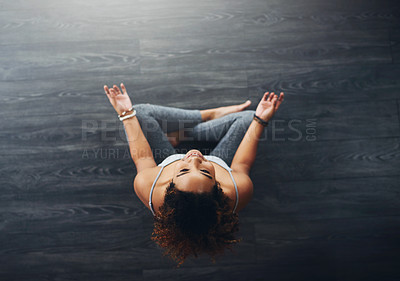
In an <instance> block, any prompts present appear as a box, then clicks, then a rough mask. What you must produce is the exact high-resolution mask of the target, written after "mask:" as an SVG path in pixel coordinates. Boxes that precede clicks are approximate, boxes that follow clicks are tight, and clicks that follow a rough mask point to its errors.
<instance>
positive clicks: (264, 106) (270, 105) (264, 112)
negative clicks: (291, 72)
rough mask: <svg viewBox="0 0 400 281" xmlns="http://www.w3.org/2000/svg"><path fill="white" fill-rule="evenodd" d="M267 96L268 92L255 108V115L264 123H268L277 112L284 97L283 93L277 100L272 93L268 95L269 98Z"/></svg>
mask: <svg viewBox="0 0 400 281" xmlns="http://www.w3.org/2000/svg"><path fill="white" fill-rule="evenodd" d="M268 94H269V93H268V92H266V93H265V94H264V96H263V97H262V99H261V101H260V102H259V103H258V106H257V108H256V115H257V116H258V117H260V118H261V119H262V120H264V121H266V122H268V121H269V120H270V119H271V118H272V116H273V115H274V114H275V112H276V111H277V110H278V108H279V106H280V105H281V103H282V101H283V97H284V94H283V92H282V93H281V94H280V95H279V99H278V96H277V95H275V93H273V92H272V93H271V94H270V95H269V97H268Z"/></svg>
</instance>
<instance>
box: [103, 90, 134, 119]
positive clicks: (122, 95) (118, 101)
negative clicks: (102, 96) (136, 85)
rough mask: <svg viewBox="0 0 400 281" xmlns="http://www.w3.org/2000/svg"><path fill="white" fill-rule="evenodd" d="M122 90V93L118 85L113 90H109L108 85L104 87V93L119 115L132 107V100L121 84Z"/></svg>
mask: <svg viewBox="0 0 400 281" xmlns="http://www.w3.org/2000/svg"><path fill="white" fill-rule="evenodd" d="M121 89H122V92H121V91H120V90H119V88H118V87H117V85H114V86H113V87H112V88H111V89H109V88H108V87H107V85H104V91H105V92H106V95H107V97H108V100H109V101H110V103H111V105H112V106H113V107H114V109H115V111H116V112H117V113H118V114H119V115H120V114H121V113H122V112H124V111H127V110H129V109H130V108H131V107H132V102H131V99H130V98H129V96H128V92H127V91H126V88H125V86H124V84H123V83H121Z"/></svg>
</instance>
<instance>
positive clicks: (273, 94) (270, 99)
mask: <svg viewBox="0 0 400 281" xmlns="http://www.w3.org/2000/svg"><path fill="white" fill-rule="evenodd" d="M273 97H275V93H274V92H272V93H271V94H270V95H269V97H268V101H272V99H273Z"/></svg>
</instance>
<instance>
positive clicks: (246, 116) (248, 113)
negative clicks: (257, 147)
mask: <svg viewBox="0 0 400 281" xmlns="http://www.w3.org/2000/svg"><path fill="white" fill-rule="evenodd" d="M239 113H240V119H241V121H242V122H243V123H246V124H249V125H250V123H251V121H253V117H254V113H256V112H255V111H254V110H244V111H241V112H239Z"/></svg>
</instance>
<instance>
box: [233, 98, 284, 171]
mask: <svg viewBox="0 0 400 281" xmlns="http://www.w3.org/2000/svg"><path fill="white" fill-rule="evenodd" d="M283 97H284V94H283V93H281V94H280V96H279V99H278V96H277V95H275V94H274V93H271V94H270V95H269V97H268V92H267V93H265V94H264V96H263V98H262V99H261V101H260V103H259V104H258V106H257V109H256V115H257V116H258V117H260V118H261V119H262V120H264V121H267V122H268V121H269V120H270V119H271V118H272V116H273V115H274V114H275V112H276V110H277V109H278V108H279V105H280V104H281V103H282V101H283ZM263 130H264V126H263V125H261V124H260V123H258V122H257V121H255V120H253V121H252V122H251V124H250V126H249V128H248V129H247V132H246V134H245V136H244V137H243V140H242V142H241V143H240V145H239V147H238V149H237V151H236V153H235V156H234V157H233V160H232V164H231V168H232V170H233V171H235V172H238V173H245V174H246V175H249V173H250V169H251V167H252V166H253V163H254V160H255V159H256V155H257V146H258V142H259V139H260V137H261V134H262V132H263Z"/></svg>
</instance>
